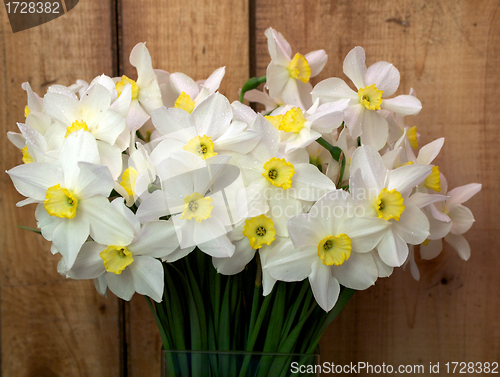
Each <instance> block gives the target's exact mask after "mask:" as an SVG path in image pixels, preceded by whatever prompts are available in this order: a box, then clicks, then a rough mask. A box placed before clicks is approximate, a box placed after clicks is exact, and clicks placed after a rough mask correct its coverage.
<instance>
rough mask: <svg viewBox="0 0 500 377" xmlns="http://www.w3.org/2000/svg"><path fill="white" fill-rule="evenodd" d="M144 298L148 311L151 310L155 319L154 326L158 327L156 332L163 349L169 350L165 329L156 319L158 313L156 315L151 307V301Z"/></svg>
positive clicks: (158, 319)
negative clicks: (158, 333)
mask: <svg viewBox="0 0 500 377" xmlns="http://www.w3.org/2000/svg"><path fill="white" fill-rule="evenodd" d="M144 298H145V299H146V302H147V303H148V306H149V309H151V313H153V316H154V317H155V322H156V326H158V330H159V331H160V337H161V341H162V343H163V349H165V350H169V349H171V347H170V344H169V342H168V340H167V335H166V334H165V329H164V328H163V324H162V323H161V321H160V318H159V317H158V313H156V310H155V308H154V307H153V304H152V303H151V299H150V298H149V297H147V296H144Z"/></svg>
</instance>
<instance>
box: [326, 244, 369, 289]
mask: <svg viewBox="0 0 500 377" xmlns="http://www.w3.org/2000/svg"><path fill="white" fill-rule="evenodd" d="M331 269H332V275H333V276H334V277H335V278H336V279H337V280H338V281H339V283H340V284H342V285H343V286H344V287H347V288H351V289H356V290H363V289H367V288H369V287H371V286H372V285H373V284H375V281H376V280H377V278H378V269H377V265H376V264H375V260H374V259H373V256H372V254H371V253H367V254H358V253H354V252H353V253H351V256H350V257H349V259H347V260H346V261H345V262H344V263H342V265H340V266H332V267H331Z"/></svg>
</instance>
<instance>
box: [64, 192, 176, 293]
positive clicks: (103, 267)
mask: <svg viewBox="0 0 500 377" xmlns="http://www.w3.org/2000/svg"><path fill="white" fill-rule="evenodd" d="M111 205H112V206H113V208H114V209H115V210H116V211H117V213H119V214H120V215H121V216H123V218H124V219H126V221H127V222H128V224H129V225H130V228H129V231H130V234H129V237H128V238H129V239H132V241H131V242H128V243H127V242H124V240H123V239H122V238H115V239H113V240H112V241H111V243H110V244H108V245H105V244H100V243H97V242H94V241H88V242H86V243H85V244H84V245H83V247H82V250H81V251H80V253H79V254H78V257H77V258H76V261H75V263H74V264H73V266H72V267H71V268H70V269H68V268H67V265H66V261H65V259H61V261H60V262H59V266H58V271H59V272H60V273H62V274H65V275H66V276H67V277H70V278H73V279H99V278H101V279H102V278H104V281H105V284H106V286H107V287H109V289H110V290H111V292H113V293H114V294H115V295H116V296H118V297H120V298H122V299H124V300H127V301H129V300H130V299H131V298H132V296H133V295H134V293H135V292H137V293H139V294H142V295H145V296H149V297H151V298H152V299H153V300H155V301H157V302H160V301H161V299H162V295H163V284H164V280H163V266H162V263H161V261H160V260H158V259H157V258H164V257H166V256H167V255H169V254H170V253H171V252H172V251H174V250H175V249H176V248H177V247H178V246H179V242H178V240H177V236H176V234H175V229H174V225H173V223H172V222H171V221H163V220H158V221H151V222H148V223H145V224H141V223H140V222H139V220H138V219H137V218H136V216H135V215H134V214H133V213H132V211H130V210H129V209H128V208H126V207H125V206H124V204H123V199H121V198H119V199H115V200H114V201H113V202H112V203H111Z"/></svg>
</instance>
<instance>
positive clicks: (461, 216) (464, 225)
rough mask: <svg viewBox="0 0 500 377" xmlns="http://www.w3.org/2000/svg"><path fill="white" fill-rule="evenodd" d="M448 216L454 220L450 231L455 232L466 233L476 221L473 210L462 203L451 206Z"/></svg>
mask: <svg viewBox="0 0 500 377" xmlns="http://www.w3.org/2000/svg"><path fill="white" fill-rule="evenodd" d="M448 216H450V219H451V221H452V225H451V230H450V232H451V233H453V234H464V233H465V232H467V231H468V230H469V229H470V228H471V226H472V224H473V223H474V221H475V220H474V215H473V214H472V212H471V210H470V209H469V208H467V207H464V206H463V205H460V204H459V205H457V206H454V207H453V208H451V210H450V212H449V213H448Z"/></svg>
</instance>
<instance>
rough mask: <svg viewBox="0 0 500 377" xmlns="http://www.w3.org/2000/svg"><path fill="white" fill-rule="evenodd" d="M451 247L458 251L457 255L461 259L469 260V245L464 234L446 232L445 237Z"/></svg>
mask: <svg viewBox="0 0 500 377" xmlns="http://www.w3.org/2000/svg"><path fill="white" fill-rule="evenodd" d="M444 239H445V240H446V242H448V243H449V244H450V245H451V246H453V248H454V249H455V250H456V251H457V252H458V255H459V256H460V258H462V259H463V260H469V258H470V245H469V243H468V242H467V240H466V239H465V237H464V236H462V235H458V234H451V233H450V234H448V235H447V236H446V237H445V238H444Z"/></svg>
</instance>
